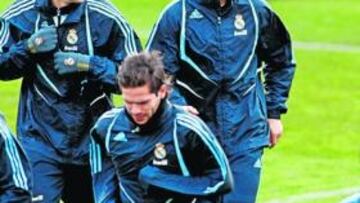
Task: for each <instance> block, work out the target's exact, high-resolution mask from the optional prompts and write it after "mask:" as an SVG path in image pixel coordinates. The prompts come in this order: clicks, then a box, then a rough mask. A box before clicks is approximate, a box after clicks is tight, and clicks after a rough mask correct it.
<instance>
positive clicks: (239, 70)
mask: <svg viewBox="0 0 360 203" xmlns="http://www.w3.org/2000/svg"><path fill="white" fill-rule="evenodd" d="M147 49H148V50H159V51H160V52H162V54H163V56H164V63H165V67H166V72H167V73H168V74H170V75H171V76H172V77H173V78H174V91H173V93H172V95H171V98H170V100H171V101H172V102H174V103H176V104H182V105H185V104H188V105H192V106H195V107H196V108H197V109H198V110H199V111H200V113H201V115H200V117H201V118H203V119H204V120H205V121H206V123H207V124H208V125H209V127H210V128H211V130H212V131H213V132H214V134H215V135H216V136H217V137H218V139H219V141H220V143H221V144H222V146H223V147H224V150H225V152H227V154H228V155H229V156H231V155H233V154H239V153H240V154H241V153H243V152H245V151H247V150H249V149H253V148H258V147H262V146H266V145H268V144H269V138H268V136H269V127H268V124H267V119H268V118H280V115H281V114H283V113H285V112H286V111H287V106H286V101H287V98H288V94H289V90H290V86H291V82H292V79H293V75H294V71H295V61H294V59H293V54H292V47H291V41H290V36H289V34H288V32H287V30H286V28H285V26H284V25H283V23H282V22H281V20H280V19H279V18H278V16H277V15H276V14H275V13H274V12H273V11H272V10H271V8H270V7H269V6H268V5H267V4H266V2H265V1H262V0H228V1H227V4H226V5H225V6H224V7H222V8H220V6H219V1H215V0H175V1H173V2H172V3H170V4H169V5H168V6H167V7H166V8H165V9H164V11H163V12H162V13H161V15H160V17H159V20H158V22H157V23H156V24H155V26H154V29H153V31H152V33H151V35H150V37H149V41H148V44H147ZM260 73H263V74H260Z"/></svg>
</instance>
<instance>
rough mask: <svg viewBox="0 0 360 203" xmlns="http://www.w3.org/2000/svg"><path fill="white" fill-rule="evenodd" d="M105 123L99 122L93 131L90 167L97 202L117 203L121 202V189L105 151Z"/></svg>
mask: <svg viewBox="0 0 360 203" xmlns="http://www.w3.org/2000/svg"><path fill="white" fill-rule="evenodd" d="M105 123H106V122H104V121H101V120H99V121H98V122H97V124H96V125H95V127H94V128H93V129H92V130H91V137H90V146H89V147H90V149H89V152H90V167H91V176H92V184H93V190H94V198H95V202H106V203H116V202H119V201H120V187H119V184H118V180H117V177H116V170H115V167H114V165H113V162H112V160H111V157H110V156H109V155H108V153H107V151H106V149H105V144H104V142H105V140H104V139H105V134H106V133H105V128H106V127H105V126H104V125H105Z"/></svg>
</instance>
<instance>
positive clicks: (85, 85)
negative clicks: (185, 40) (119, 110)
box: [0, 0, 140, 203]
mask: <svg viewBox="0 0 360 203" xmlns="http://www.w3.org/2000/svg"><path fill="white" fill-rule="evenodd" d="M2 18H3V20H0V24H1V25H2V26H1V27H2V28H1V29H0V80H13V79H18V78H22V86H21V95H20V102H19V113H18V122H17V132H18V136H19V140H20V141H21V143H22V145H23V146H24V149H25V151H26V153H27V154H28V156H29V158H30V162H31V165H32V169H33V170H32V171H33V174H34V190H33V193H34V198H33V200H34V202H42V203H53V202H59V200H60V199H62V200H63V201H64V202H65V203H68V202H75V203H78V202H86V203H88V202H89V203H90V202H93V198H92V197H93V191H92V188H91V180H92V179H91V174H90V167H89V165H90V164H89V143H90V136H89V135H90V129H91V127H92V126H93V124H94V123H95V120H96V119H97V118H98V116H100V115H101V114H102V113H103V112H104V111H106V110H108V109H110V108H111V102H108V101H109V100H108V98H110V94H112V93H116V92H118V91H119V90H118V86H117V81H116V75H117V67H118V65H119V64H120V63H121V62H122V60H123V59H124V58H125V57H126V56H127V55H131V54H133V53H136V52H137V50H138V49H140V41H139V39H138V38H137V36H136V34H135V33H134V31H133V29H132V28H131V27H130V26H129V25H128V23H127V22H126V20H125V19H124V18H123V17H122V16H121V14H120V13H119V11H118V10H117V9H116V8H115V7H114V6H113V5H112V4H111V3H110V1H107V0H21V1H14V3H13V4H12V5H10V6H9V8H8V9H7V10H6V11H5V12H4V14H3V15H2ZM97 115H98V116H97ZM92 121H94V122H92ZM75 190H76V192H74V191H75ZM94 194H95V197H96V198H97V197H98V196H99V195H98V194H97V193H96V191H95V193H94Z"/></svg>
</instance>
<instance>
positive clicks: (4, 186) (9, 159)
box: [0, 132, 32, 203]
mask: <svg viewBox="0 0 360 203" xmlns="http://www.w3.org/2000/svg"><path fill="white" fill-rule="evenodd" d="M0 133H1V136H2V137H1V141H0V142H1V143H0V159H1V160H0V167H1V171H0V191H1V193H0V202H24V203H27V202H28V203H30V202H31V187H32V182H31V181H32V180H31V172H30V164H29V162H28V160H27V157H26V156H25V154H24V152H23V150H22V148H21V147H20V145H19V143H18V142H17V140H16V139H15V138H14V137H12V135H10V134H8V133H7V135H5V134H3V132H0Z"/></svg>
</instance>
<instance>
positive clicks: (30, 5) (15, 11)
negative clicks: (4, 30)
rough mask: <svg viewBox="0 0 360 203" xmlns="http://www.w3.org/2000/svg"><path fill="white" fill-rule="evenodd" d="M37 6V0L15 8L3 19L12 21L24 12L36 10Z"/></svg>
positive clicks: (4, 15) (5, 14) (3, 16)
mask: <svg viewBox="0 0 360 203" xmlns="http://www.w3.org/2000/svg"><path fill="white" fill-rule="evenodd" d="M34 6H35V0H32V1H29V2H26V3H24V4H21V5H19V6H17V7H14V8H13V9H11V10H9V11H8V12H5V13H4V14H3V15H2V16H1V17H2V18H4V19H10V18H12V17H14V16H17V15H20V14H21V13H22V12H24V11H27V10H30V9H32V8H34Z"/></svg>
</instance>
